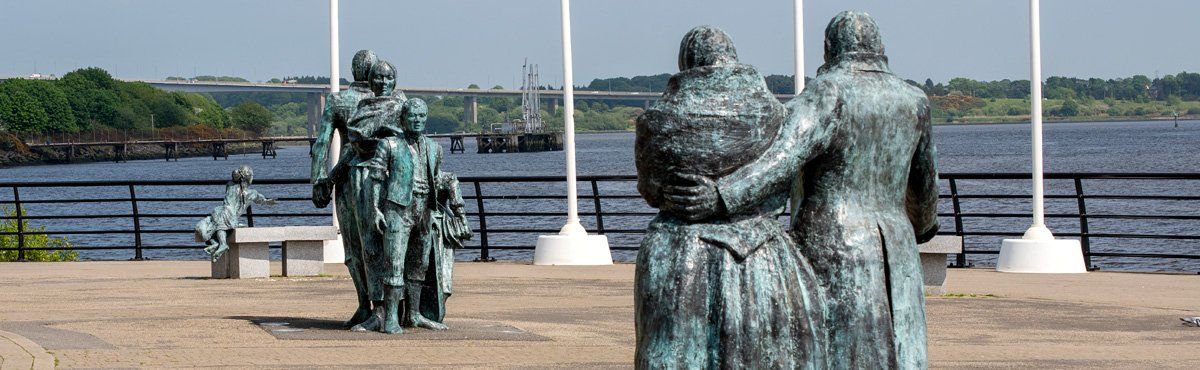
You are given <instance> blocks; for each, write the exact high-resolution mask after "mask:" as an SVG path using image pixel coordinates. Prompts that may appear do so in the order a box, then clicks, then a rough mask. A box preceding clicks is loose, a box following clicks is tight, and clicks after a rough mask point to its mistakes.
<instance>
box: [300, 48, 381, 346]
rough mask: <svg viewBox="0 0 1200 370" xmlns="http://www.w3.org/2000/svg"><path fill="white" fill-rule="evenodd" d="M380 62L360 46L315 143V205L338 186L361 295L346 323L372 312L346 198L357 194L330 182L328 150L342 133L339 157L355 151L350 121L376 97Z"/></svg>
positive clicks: (340, 215) (345, 242) (345, 239)
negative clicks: (375, 71) (350, 78)
mask: <svg viewBox="0 0 1200 370" xmlns="http://www.w3.org/2000/svg"><path fill="white" fill-rule="evenodd" d="M376 62H378V58H377V57H376V56H375V53H373V52H371V51H370V50H360V51H358V52H357V53H355V54H354V59H353V60H352V62H351V69H352V71H353V74H354V82H353V83H351V84H350V88H349V89H347V90H345V91H339V92H336V93H330V94H329V95H328V96H327V97H326V98H325V110H324V113H323V114H322V116H321V126H320V128H319V129H318V131H317V136H316V141H314V142H313V146H312V182H313V205H315V206H317V208H325V207H326V206H328V205H329V202H330V200H331V193H332V192H333V191H334V190H333V189H330V187H331V186H332V187H334V188H336V191H337V194H336V195H334V197H335V198H336V199H337V203H336V204H335V206H334V212H335V213H336V214H337V221H338V229H339V230H340V231H341V233H342V248H343V251H344V252H345V256H346V261H345V263H346V267H347V268H348V269H349V272H350V278H351V280H352V281H354V290H355V292H356V293H357V296H358V308H357V309H356V310H355V313H354V315H353V316H351V318H350V320H347V321H346V326H354V325H357V324H359V323H361V322H363V321H365V320H367V318H369V317H370V316H371V300H370V299H369V298H368V297H367V285H366V284H367V283H366V270H365V269H364V267H363V264H362V246H361V245H359V244H358V240H359V237H358V224H357V222H356V221H355V219H354V215H353V212H351V209H350V207H349V204H347V203H346V202H347V201H348V200H350V199H353V198H354V194H355V193H354V192H353V190H355V189H352V188H351V187H350V186H347V184H346V183H345V181H336V182H329V181H327V180H328V176H329V175H328V172H329V171H328V170H329V150H330V144H331V141H332V140H333V135H339V137H340V138H341V143H342V144H343V145H344V146H343V148H342V152H341V156H340V158H346V157H349V156H352V155H353V151H352V149H351V147H350V146H349V145H347V144H349V142H350V139H349V128H348V123H349V122H350V119H351V118H353V116H354V113H355V111H356V110H357V109H358V103H359V102H360V101H362V100H363V99H367V98H371V97H374V96H375V94H374V93H373V92H372V91H371V86H370V85H369V84H368V83H367V80H368V79H369V77H370V72H371V69H372V67H374V65H375V64H376Z"/></svg>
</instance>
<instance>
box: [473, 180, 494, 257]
mask: <svg viewBox="0 0 1200 370" xmlns="http://www.w3.org/2000/svg"><path fill="white" fill-rule="evenodd" d="M475 208H476V209H478V210H479V258H476V259H475V262H493V261H495V260H496V259H495V258H492V257H491V256H490V255H489V254H490V251H489V250H488V229H487V212H485V211H484V210H483V190H482V187H481V186H479V181H475Z"/></svg>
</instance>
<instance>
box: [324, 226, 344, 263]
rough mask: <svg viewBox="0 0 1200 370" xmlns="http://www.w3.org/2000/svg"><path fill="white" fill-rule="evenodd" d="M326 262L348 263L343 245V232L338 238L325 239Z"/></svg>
mask: <svg viewBox="0 0 1200 370" xmlns="http://www.w3.org/2000/svg"><path fill="white" fill-rule="evenodd" d="M323 247H324V248H325V250H324V252H325V263H346V250H345V249H343V247H342V234H341V233H338V236H337V239H333V240H326V241H324V246H323Z"/></svg>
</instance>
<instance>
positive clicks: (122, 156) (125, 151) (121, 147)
mask: <svg viewBox="0 0 1200 370" xmlns="http://www.w3.org/2000/svg"><path fill="white" fill-rule="evenodd" d="M128 155H129V146H128V145H126V144H117V145H113V162H116V163H121V162H128V161H129V160H128V159H127V158H128Z"/></svg>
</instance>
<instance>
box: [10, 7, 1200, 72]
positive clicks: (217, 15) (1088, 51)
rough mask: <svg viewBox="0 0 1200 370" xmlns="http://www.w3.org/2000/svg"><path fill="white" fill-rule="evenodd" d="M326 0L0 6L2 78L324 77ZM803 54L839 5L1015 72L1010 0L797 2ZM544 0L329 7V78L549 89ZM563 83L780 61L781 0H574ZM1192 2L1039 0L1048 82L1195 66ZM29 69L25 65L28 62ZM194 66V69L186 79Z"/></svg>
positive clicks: (785, 65) (927, 54)
mask: <svg viewBox="0 0 1200 370" xmlns="http://www.w3.org/2000/svg"><path fill="white" fill-rule="evenodd" d="M327 3H328V2H327V1H326V0H74V1H67V0H38V1H30V0H0V25H2V30H3V31H2V32H0V48H2V49H0V50H2V52H0V76H21V75H28V74H30V73H33V72H41V73H55V74H62V73H64V72H66V71H69V70H72V69H75V68H78V67H83V66H99V67H102V68H105V69H108V70H109V71H113V72H114V74H115V75H117V76H119V77H124V78H145V79H159V78H163V77H165V76H169V75H177V76H192V75H193V74H194V73H195V74H202V75H203V74H208V75H235V76H242V77H246V78H249V79H251V80H266V79H269V78H272V77H281V76H285V75H327V74H328V68H329V62H328V37H329V36H328V27H329V26H328V20H327V19H328V15H327V11H328V6H327ZM806 3H807V4H806V8H805V32H806V35H805V43H806V47H805V49H806V50H805V59H806V65H807V71H808V72H807V73H808V74H809V75H811V74H812V73H813V72H814V71H815V70H816V68H817V67H818V66H819V65H820V62H821V43H822V36H823V30H824V28H825V25H826V23H827V22H828V21H829V19H830V18H831V17H832V16H833V15H834V14H836V13H837V12H839V11H841V10H846V9H857V10H864V11H867V12H870V13H871V14H872V15H874V16H875V18H876V20H877V21H878V23H879V25H880V27H881V28H882V30H883V35H884V42H885V44H886V46H887V51H888V54H889V56H890V57H891V60H892V66H893V69H894V70H895V71H896V72H897V73H899V74H900V75H901V76H903V77H905V78H911V79H916V80H923V79H925V78H926V77H932V78H933V79H934V80H935V81H946V80H949V79H950V78H952V77H957V76H966V77H972V78H976V79H1002V78H1009V79H1024V78H1028V46H1027V45H1028V37H1029V36H1028V2H1027V1H1024V0H928V1H894V0H849V1H845V0H843V1H835V0H808V1H807V2H806ZM558 4H559V2H558V0H509V1H498V0H443V1H396V0H388V1H384V0H342V1H341V24H342V27H341V45H342V47H341V54H342V60H343V62H342V75H343V76H346V77H348V76H349V58H350V56H351V55H352V54H353V53H354V52H355V51H356V50H358V49H362V48H370V49H374V50H376V51H377V53H378V54H379V55H380V56H382V57H384V58H385V59H388V60H390V61H391V62H392V63H393V64H395V65H396V66H397V67H399V69H400V71H399V78H400V79H401V81H400V85H402V86H414V87H415V86H429V87H456V86H465V85H467V84H470V83H478V84H480V85H496V84H500V85H504V86H512V85H513V84H514V81H516V80H517V79H518V78H519V76H518V75H519V74H520V68H521V63H522V61H523V60H524V58H525V57H528V58H529V59H530V61H531V62H536V63H539V64H541V65H542V81H543V82H544V83H548V84H555V85H557V84H559V83H560V82H559V81H561V56H560V52H561V51H560V38H559V19H558V14H559V7H558ZM572 6H573V9H572V10H573V23H574V38H575V40H574V41H575V43H574V45H575V76H576V83H577V84H587V83H588V82H589V81H590V80H591V79H593V78H597V77H612V76H634V75H645V74H656V73H663V72H674V71H675V69H676V68H675V56H676V52H677V48H678V45H679V39H680V38H681V37H682V36H683V34H684V33H685V32H687V30H688V29H690V28H691V27H693V26H697V25H701V24H711V25H716V26H719V27H722V28H724V29H725V30H726V31H728V32H729V33H730V34H731V35H732V36H733V38H734V41H735V42H736V43H737V46H738V49H739V51H740V53H741V56H742V60H743V61H744V62H746V63H750V64H753V65H755V66H757V67H758V68H759V69H760V70H761V71H762V72H764V73H765V74H790V73H791V70H792V31H791V30H792V19H791V14H792V2H791V1H789V0H772V1H763V0H743V1H729V0H724V1H717V0H669V1H668V0H653V1H647V0H576V1H575V2H574V3H573V4H572ZM1198 16H1200V1H1194V0H1141V1H1133V0H1126V1H1118V0H1046V1H1043V9H1042V17H1043V18H1042V20H1043V26H1042V27H1043V31H1042V32H1043V37H1044V38H1043V48H1044V49H1043V50H1044V51H1043V54H1044V58H1045V59H1044V69H1045V73H1046V75H1047V76H1052V75H1066V76H1078V77H1104V78H1111V77H1122V76H1129V75H1134V74H1145V75H1148V76H1151V77H1153V76H1154V74H1155V73H1156V71H1157V72H1159V73H1162V74H1166V73H1176V72H1179V71H1191V72H1195V71H1198V70H1200V47H1197V46H1196V45H1197V42H1196V38H1197V36H1198V35H1200V20H1198V19H1200V18H1197V17H1198ZM35 68H36V69H35ZM193 72H194V73H193Z"/></svg>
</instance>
